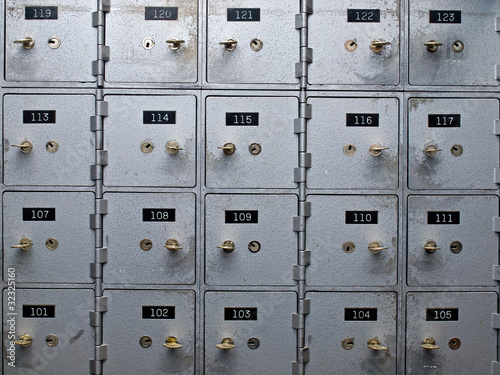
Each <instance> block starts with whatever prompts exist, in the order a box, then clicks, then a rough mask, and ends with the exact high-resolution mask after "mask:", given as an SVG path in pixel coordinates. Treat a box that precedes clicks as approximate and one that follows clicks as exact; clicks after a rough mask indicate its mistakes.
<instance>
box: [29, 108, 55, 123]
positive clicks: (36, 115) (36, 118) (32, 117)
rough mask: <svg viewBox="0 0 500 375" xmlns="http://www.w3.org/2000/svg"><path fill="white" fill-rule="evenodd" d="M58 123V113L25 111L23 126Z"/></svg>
mask: <svg viewBox="0 0 500 375" xmlns="http://www.w3.org/2000/svg"><path fill="white" fill-rule="evenodd" d="M33 123H44V124H55V123H56V111H23V124H33Z"/></svg>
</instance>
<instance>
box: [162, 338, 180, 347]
mask: <svg viewBox="0 0 500 375" xmlns="http://www.w3.org/2000/svg"><path fill="white" fill-rule="evenodd" d="M163 346H164V347H165V348H170V349H180V348H182V345H181V344H179V339H178V338H177V337H174V336H168V337H167V338H166V339H165V343H164V344H163Z"/></svg>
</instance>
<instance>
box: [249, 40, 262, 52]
mask: <svg viewBox="0 0 500 375" xmlns="http://www.w3.org/2000/svg"><path fill="white" fill-rule="evenodd" d="M263 45H264V43H262V40H260V39H259V38H254V39H252V41H251V42H250V48H251V49H253V50H254V51H260V50H261V49H262V47H263Z"/></svg>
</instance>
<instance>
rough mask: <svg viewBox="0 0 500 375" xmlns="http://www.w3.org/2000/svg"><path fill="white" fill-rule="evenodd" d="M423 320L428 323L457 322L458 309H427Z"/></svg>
mask: <svg viewBox="0 0 500 375" xmlns="http://www.w3.org/2000/svg"><path fill="white" fill-rule="evenodd" d="M425 320H427V321H428V322H436V321H457V320H458V309H457V308H452V309H427V313H426V315H425Z"/></svg>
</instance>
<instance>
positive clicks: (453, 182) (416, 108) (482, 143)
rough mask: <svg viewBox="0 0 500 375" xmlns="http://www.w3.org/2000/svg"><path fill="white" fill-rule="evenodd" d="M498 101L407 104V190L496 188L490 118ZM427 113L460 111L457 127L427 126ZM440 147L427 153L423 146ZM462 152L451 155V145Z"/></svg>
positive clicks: (494, 117)
mask: <svg viewBox="0 0 500 375" xmlns="http://www.w3.org/2000/svg"><path fill="white" fill-rule="evenodd" d="M498 105H499V101H498V99H434V98H413V99H410V100H409V102H408V106H409V107H408V112H409V113H408V119H409V120H408V168H409V169H408V180H409V187H410V189H497V188H498V186H497V185H496V184H495V183H494V181H493V171H494V169H495V168H498V166H499V159H498V154H499V142H498V136H496V135H495V133H494V126H493V125H494V121H495V120H498V118H499V110H498ZM429 114H445V115H446V114H450V115H451V114H460V116H461V124H460V127H452V128H446V127H443V128H437V127H428V115H429ZM431 144H432V145H435V146H436V147H437V148H439V149H441V150H442V151H440V152H438V153H437V155H436V156H434V157H429V156H427V155H426V153H425V152H423V150H424V149H425V148H426V147H427V146H429V145H431ZM456 144H458V145H461V146H462V147H463V154H462V155H460V156H454V155H453V154H452V153H451V148H452V146H454V145H456Z"/></svg>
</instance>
